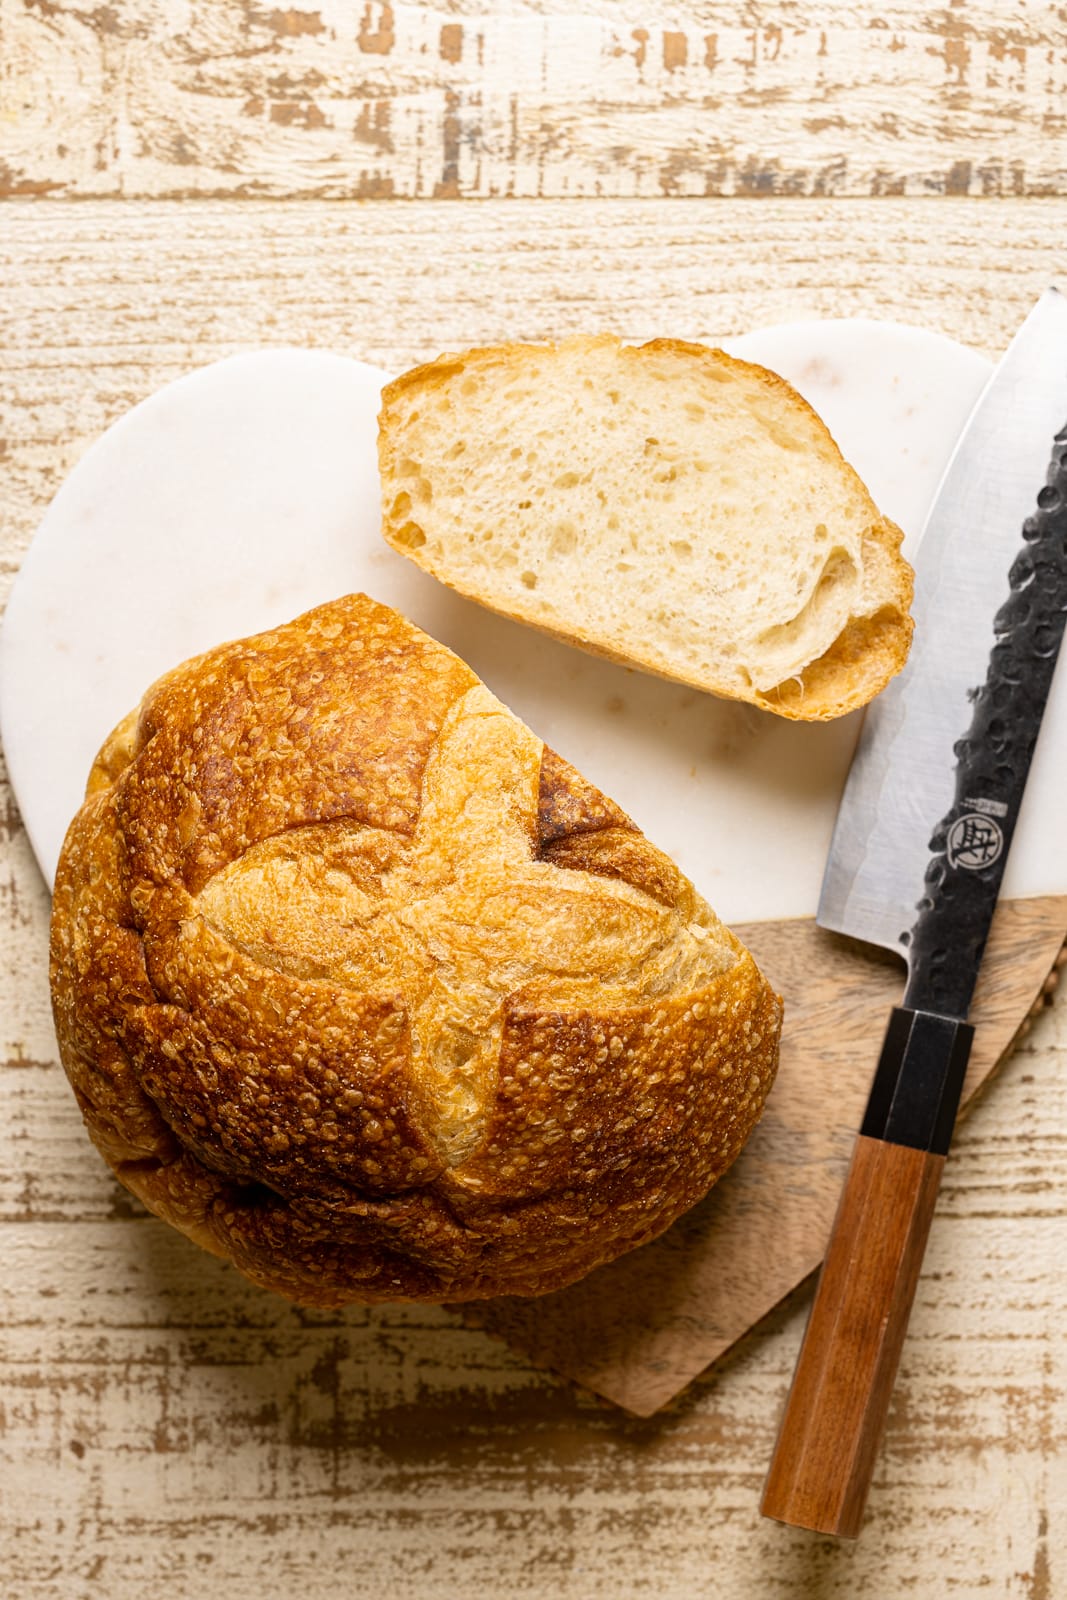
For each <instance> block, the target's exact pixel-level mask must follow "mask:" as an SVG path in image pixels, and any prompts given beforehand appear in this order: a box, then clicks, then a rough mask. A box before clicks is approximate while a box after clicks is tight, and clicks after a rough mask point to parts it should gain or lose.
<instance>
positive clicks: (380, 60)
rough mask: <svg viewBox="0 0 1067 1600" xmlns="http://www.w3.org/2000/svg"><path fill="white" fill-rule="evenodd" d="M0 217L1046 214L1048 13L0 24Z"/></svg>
mask: <svg viewBox="0 0 1067 1600" xmlns="http://www.w3.org/2000/svg"><path fill="white" fill-rule="evenodd" d="M0 35H2V36H3V50H2V53H0V195H4V194H6V195H77V196H81V197H84V196H137V197H151V196H191V195H195V196H206V195H265V196H271V197H275V198H280V197H283V196H287V195H288V196H294V195H309V196H310V195H314V196H319V197H335V196H344V197H354V196H359V197H367V198H400V197H405V198H409V197H419V198H444V199H448V198H459V197H473V196H477V197H481V198H489V197H505V196H516V195H518V196H522V195H530V196H534V195H536V196H546V197H547V196H561V195H567V196H603V195H617V196H623V197H635V196H641V195H645V196H652V197H660V196H664V197H672V196H677V195H750V196H767V195H865V196H869V195H873V196H896V195H944V194H948V195H1012V196H1018V195H1036V194H1058V195H1063V194H1067V114H1065V112H1064V96H1065V94H1067V22H1065V20H1064V14H1063V10H1062V7H1061V6H1059V5H1058V4H1056V3H1055V0H1031V3H1029V4H1026V3H1024V0H1009V3H1008V4H1005V3H1003V0H952V3H951V4H949V5H947V6H944V7H940V8H934V7H931V6H929V5H927V4H926V3H925V0H891V3H889V4H885V5H879V6H858V5H856V4H849V3H847V0H822V3H819V0H793V3H792V4H788V5H772V4H770V3H767V0H757V3H753V4H750V5H747V6H744V7H741V8H739V7H737V6H735V5H730V4H727V3H725V0H697V3H695V4H690V5H688V6H685V7H682V8H679V7H678V6H677V5H676V4H674V3H672V0H623V3H621V4H620V3H618V0H580V3H579V4H570V3H567V0H518V3H516V4H512V5H507V6H503V5H499V4H496V5H493V4H487V3H485V0H482V3H478V0H439V3H438V4H436V5H419V4H390V3H386V0H360V3H358V4H349V3H347V0H302V3H300V4H295V5H277V6H275V5H268V4H262V5H261V4H256V3H253V0H236V3H235V0H231V3H228V4H219V3H217V0H112V3H111V4H108V5H93V6H89V5H87V4H83V3H81V0H0Z"/></svg>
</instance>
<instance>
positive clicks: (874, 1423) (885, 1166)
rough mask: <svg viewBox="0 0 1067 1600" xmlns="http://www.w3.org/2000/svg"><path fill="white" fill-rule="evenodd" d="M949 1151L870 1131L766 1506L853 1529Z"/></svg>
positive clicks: (830, 1255)
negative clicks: (904, 1142)
mask: <svg viewBox="0 0 1067 1600" xmlns="http://www.w3.org/2000/svg"><path fill="white" fill-rule="evenodd" d="M944 1165H945V1157H944V1155H942V1154H940V1153H937V1152H934V1151H930V1150H916V1149H914V1148H912V1147H911V1146H909V1145H902V1144H888V1143H886V1141H885V1140H883V1139H872V1138H867V1137H864V1136H863V1135H862V1134H861V1135H860V1137H859V1138H858V1139H857V1140H856V1147H855V1150H854V1151H853V1155H852V1163H851V1165H850V1167H849V1171H848V1177H847V1178H846V1180H845V1187H844V1190H843V1192H842V1195H841V1201H840V1204H839V1206H838V1211H837V1217H836V1220H835V1222H834V1228H833V1232H832V1234H831V1235H830V1243H829V1246H828V1248H827V1252H826V1259H825V1261H824V1263H823V1269H822V1274H821V1276H820V1279H819V1286H818V1290H817V1291H816V1295H815V1304H814V1306H813V1307H812V1312H811V1319H810V1321H809V1322H808V1328H807V1332H806V1333H805V1335H804V1343H803V1345H802V1347H801V1351H800V1357H799V1359H798V1361H797V1367H796V1372H795V1374H794V1376H793V1387H792V1389H791V1390H790V1393H789V1399H788V1401H787V1403H786V1410H785V1416H784V1418H783V1420H782V1425H781V1429H780V1431H779V1434H778V1442H777V1444H776V1446H775V1451H774V1456H773V1459H772V1461H771V1469H770V1472H769V1474H768V1476H767V1482H766V1485H765V1487H764V1491H763V1500H762V1504H761V1506H760V1509H761V1511H762V1512H763V1515H764V1516H765V1517H774V1518H775V1519H776V1520H777V1521H779V1522H788V1523H791V1524H793V1525H794V1526H796V1527H800V1528H812V1529H814V1530H815V1531H816V1532H819V1533H831V1534H837V1535H839V1536H840V1537H842V1538H845V1539H854V1538H856V1536H857V1535H858V1533H859V1529H860V1523H861V1521H862V1519H863V1509H864V1506H865V1504H866V1501H867V1490H868V1488H869V1486H870V1481H871V1475H872V1473H873V1471H874V1463H875V1459H876V1457H877V1454H878V1447H879V1444H880V1443H881V1437H882V1430H883V1427H884V1425H885V1419H886V1413H887V1412H888V1410H889V1397H890V1395H891V1394H892V1390H893V1380H894V1378H895V1376H896V1370H897V1363H898V1361H899V1359H900V1350H901V1346H902V1345H903V1343H904V1334H905V1332H906V1330H907V1326H908V1316H909V1313H910V1311H911V1303H912V1300H913V1299H914V1297H915V1287H916V1284H917V1283H918V1281H919V1269H920V1267H921V1265H922V1258H923V1251H924V1249H925V1247H926V1237H927V1234H928V1233H929V1231H930V1221H931V1218H932V1216H933V1212H934V1203H935V1201H936V1199H937V1191H938V1187H939V1185H940V1182H941V1171H942V1168H943V1167H944Z"/></svg>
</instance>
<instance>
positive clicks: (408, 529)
mask: <svg viewBox="0 0 1067 1600" xmlns="http://www.w3.org/2000/svg"><path fill="white" fill-rule="evenodd" d="M394 538H395V539H396V542H397V544H402V545H405V546H406V548H407V549H408V550H418V549H419V548H420V547H421V546H422V545H424V544H425V543H426V535H425V534H424V533H423V531H422V529H421V528H420V527H419V525H418V523H417V522H405V523H404V525H403V527H402V528H398V529H397V531H396V533H395V534H394Z"/></svg>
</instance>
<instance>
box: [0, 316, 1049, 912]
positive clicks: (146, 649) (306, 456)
mask: <svg viewBox="0 0 1067 1600" xmlns="http://www.w3.org/2000/svg"><path fill="white" fill-rule="evenodd" d="M728 348H730V349H731V350H732V351H733V352H735V353H736V354H738V355H742V356H745V357H747V358H749V359H752V360H757V361H760V362H762V363H763V364H764V365H767V366H769V367H772V368H773V369H774V370H776V371H778V372H781V373H782V374H783V375H784V376H786V377H787V378H789V379H790V380H791V381H792V382H793V383H794V384H795V385H796V386H797V388H798V389H799V390H800V391H801V393H802V394H804V395H805V396H806V397H807V399H808V400H810V402H811V403H812V404H813V405H814V406H815V408H816V410H817V411H819V413H820V414H821V415H822V416H823V417H824V418H825V420H826V421H827V423H828V425H829V426H830V428H831V431H832V432H833V433H834V435H835V437H836V438H837V439H838V442H839V443H840V445H841V447H842V449H843V451H844V453H845V455H846V457H847V458H848V459H849V460H851V461H852V463H853V464H854V465H855V467H856V468H857V470H858V471H859V472H860V474H861V476H862V477H863V478H864V479H865V480H866V482H867V483H868V485H869V487H870V489H871V491H872V493H873V495H874V497H875V499H876V500H877V501H878V503H879V505H880V506H881V507H882V508H883V509H884V510H885V511H886V512H887V513H888V514H889V515H890V516H891V517H893V518H894V519H895V520H896V521H897V522H899V524H900V525H901V527H902V528H903V529H904V530H905V534H906V542H905V551H906V553H910V554H912V555H914V551H915V548H916V544H917V538H918V534H919V532H920V530H921V527H922V523H923V520H924V517H925V513H926V509H927V507H928V505H929V503H930V500H931V498H932V496H933V493H934V490H935V488H936V486H937V483H938V480H939V478H940V475H941V473H942V471H943V468H944V466H945V463H946V461H947V459H948V456H949V454H950V452H951V449H952V447H953V444H954V442H955V440H956V438H957V436H958V433H959V431H960V429H961V427H962V425H963V423H964V421H965V420H966V417H967V415H968V413H969V411H970V409H971V407H972V405H973V403H974V401H975V399H976V398H977V396H978V394H979V392H980V391H981V388H982V386H983V384H984V382H985V380H986V379H987V377H988V375H989V372H990V370H991V369H990V366H989V363H988V362H987V361H985V360H984V359H983V358H981V357H980V356H978V355H976V354H974V353H973V352H971V351H968V350H966V349H963V348H962V347H961V346H959V345H956V344H954V343H952V342H951V341H949V340H947V339H944V338H940V337H939V336H937V335H933V334H930V333H926V332H923V331H921V330H918V329H914V328H908V327H903V326H900V325H898V324H892V323H879V322H867V321H859V320H847V321H837V322H812V323H793V324H787V325H784V326H780V327H776V328H769V329H767V330H764V331H762V332H758V333H753V334H749V335H747V336H745V337H742V338H738V339H734V340H731V341H729V345H728ZM385 379H386V374H385V373H383V372H381V371H380V370H378V369H377V368H373V367H369V366H366V365H364V364H362V363H360V362H358V361H353V360H350V359H348V358H347V357H343V356H337V355H329V354H324V353H320V352H312V351H302V350H268V351H260V352H256V353H253V354H249V355H244V356H237V357H234V358H232V359H230V360H227V361H223V362H219V363H217V364H215V365H212V366H209V367H205V368H203V369H200V370H198V371H195V372H192V373H190V374H189V375H188V376H186V377H184V378H181V379H179V380H178V381H177V382H175V383H172V384H169V385H168V386H167V387H166V388H165V389H163V390H161V391H160V392H159V393H158V394H155V395H153V396H152V397H151V398H150V399H148V400H146V401H144V402H143V403H142V404H141V405H139V406H137V407H136V408H135V409H134V410H132V411H131V412H130V413H128V414H127V415H126V416H125V417H123V418H122V419H121V420H120V421H119V422H118V423H116V424H115V425H114V426H113V427H112V428H110V429H109V430H108V432H107V433H106V434H105V435H104V436H103V437H102V438H101V439H99V440H98V441H97V442H96V443H95V444H94V445H93V446H92V448H91V449H90V450H89V451H88V452H87V453H86V455H85V456H84V458H83V459H82V461H81V462H80V463H79V464H78V465H77V467H76V468H75V469H74V471H73V472H72V473H71V475H70V477H69V478H68V480H67V481H66V483H65V484H64V485H63V487H62V488H61V489H60V491H59V493H58V494H57V496H56V498H55V500H54V501H53V503H52V505H51V506H50V508H49V510H48V512H47V514H46V515H45V518H44V520H43V522H42V523H41V526H40V529H39V531H38V533H37V535H36V537H35V539H34V541H33V544H32V545H31V548H30V550H29V552H28V553H27V556H26V559H25V562H24V565H23V567H22V569H21V571H20V573H19V576H18V579H17V581H16V583H15V586H14V589H13V592H12V596H11V600H10V603H9V606H8V610H7V615H6V617H5V621H4V627H3V631H2V634H0V730H2V734H3V740H4V747H5V751H6V755H7V760H8V763H9V767H10V771H11V777H12V782H13V785H14V788H15V793H16V797H17V799H18V803H19V806H20V809H21V811H22V814H23V817H24V819H25V822H26V826H27V829H28V832H29V836H30V839H31V841H32V844H33V847H34V851H35V853H36V855H37V859H38V861H39V863H40V866H41V870H42V871H43V872H44V874H45V876H46V878H48V880H49V881H51V879H52V877H53V875H54V872H55V865H56V861H57V858H58V854H59V849H60V845H61V843H62V839H63V834H64V832H65V829H66V827H67V824H68V823H69V821H70V818H71V817H72V815H73V814H74V811H75V810H76V809H77V807H78V805H79V803H80V799H81V795H82V791H83V786H84V783H85V778H86V775H87V773H88V769H89V765H90V763H91V761H92V758H93V756H94V754H95V752H96V750H97V748H98V747H99V745H100V743H101V742H102V740H103V738H104V737H105V735H106V734H107V733H108V731H109V730H110V728H111V727H112V726H113V725H114V724H115V723H116V722H117V721H118V720H119V719H120V717H122V716H123V715H124V714H125V713H126V712H127V711H128V710H129V709H130V708H131V707H132V706H134V705H135V704H136V703H137V701H138V700H139V699H140V696H141V694H142V692H143V691H144V689H145V688H146V687H147V685H148V684H149V683H150V682H151V681H152V680H153V679H154V678H155V677H157V676H158V675H159V674H160V673H162V672H163V671H165V670H166V669H168V668H169V667H171V666H173V665H175V664H176V663H177V662H179V661H181V660H183V659H185V658H186V657H187V656H190V655H193V654H195V653H196V652H198V651H201V650H204V649H206V648H208V647H209V646H211V645H213V644H216V643H218V642H220V641H221V640H223V639H230V638H236V637H240V636H241V635H244V634H247V633H252V632H256V631H258V630H260V629H263V628H267V627H271V626H273V625H276V624H278V623H281V622H284V621H286V620H288V619H289V618H291V617H293V616H296V615H298V614H299V613H300V612H301V611H303V610H306V609H307V608H308V607H309V606H312V605H315V604H317V603H319V602H321V601H324V600H327V599H329V598H331V597H333V596H336V595H338V594H342V593H346V592H349V591H352V590H355V589H363V590H365V591H366V592H367V593H369V594H371V595H374V596H375V597H376V598H377V599H379V600H383V601H386V602H388V603H389V604H390V605H393V606H396V607H397V608H398V609H399V610H400V611H402V612H404V613H405V615H407V616H409V617H410V618H412V620H413V621H415V622H417V623H418V624H419V625H420V626H421V627H423V628H425V629H426V630H427V631H428V632H429V633H431V634H433V635H434V636H435V637H436V638H438V639H441V640H442V641H443V642H444V643H446V644H448V645H449V646H451V648H452V649H454V650H456V651H457V652H458V653H459V654H460V655H462V656H463V657H464V658H465V659H466V660H468V661H469V662H470V663H471V665H472V666H473V667H474V668H475V670H476V671H477V672H479V673H480V674H481V676H482V677H483V678H484V679H485V681H486V682H487V683H488V684H489V685H490V687H491V688H492V689H493V690H494V691H495V692H496V693H497V694H498V695H499V696H500V697H501V699H503V700H504V701H506V702H507V703H508V704H509V705H510V706H512V707H513V708H514V710H515V711H516V712H518V714H519V715H520V716H522V717H523V718H524V719H525V720H526V721H527V722H528V723H529V724H530V725H531V727H533V728H534V729H535V730H536V731H537V732H538V733H539V734H540V735H541V736H542V737H543V738H544V739H545V740H546V741H547V742H548V743H549V744H551V745H553V746H554V747H555V749H557V750H558V751H559V752H560V753H561V754H562V755H564V756H566V757H568V758H569V759H570V760H571V761H573V762H574V763H575V764H576V765H577V766H578V767H579V768H580V769H581V770H582V771H583V772H584V773H585V774H586V775H587V776H588V777H589V778H591V779H592V780H593V781H594V782H595V783H597V784H598V785H599V786H600V787H601V788H602V789H604V790H605V792H607V793H608V794H610V795H611V796H612V797H613V798H614V799H616V800H617V801H618V802H619V803H620V804H621V805H622V806H623V807H624V808H625V809H626V810H627V811H628V812H629V813H630V815H631V816H632V817H633V818H634V819H635V821H636V822H638V823H639V824H640V826H642V827H643V828H644V829H645V831H646V832H647V833H648V834H649V835H650V837H651V838H653V839H654V840H655V841H656V842H657V843H658V844H660V845H661V846H663V848H665V849H666V850H668V851H669V852H670V853H671V854H672V855H673V856H674V857H675V859H676V860H677V861H678V862H679V864H680V865H681V866H682V868H683V869H684V870H685V871H686V872H687V873H688V874H689V875H690V876H691V877H692V878H693V880H694V881H695V883H696V884H697V885H698V887H699V888H700V889H701V890H702V891H703V892H704V894H705V895H706V896H707V897H708V899H709V900H710V901H711V903H712V904H713V905H714V906H715V908H716V909H717V910H718V912H719V913H720V915H722V916H723V917H724V918H726V919H727V920H728V921H732V922H748V921H762V920H769V919H772V918H781V917H799V916H810V915H812V914H813V913H814V910H815V906H816V903H817V899H818V891H819V885H820V882H821V878H822V870H823V864H824V861H825V856H826V850H827V847H828V844H829V840H830V833H831V829H832V824H833V818H834V812H835V810H836V805H837V800H838V796H839V794H840V790H841V786H842V784H843V781H844V776H845V773H846V771H847V767H848V763H849V760H850V757H851V753H852V749H853V746H854V743H855V739H856V734H857V732H858V726H859V719H858V717H857V716H852V717H847V718H843V719H841V720H839V721H837V722H836V723H831V724H827V725H808V724H801V723H788V722H785V721H783V720H782V719H780V718H777V717H774V716H771V715H769V714H767V713H763V712H759V711H756V710H755V709H753V708H751V707H746V706H741V705H737V704H733V703H730V702H726V701H717V700H714V699H712V698H710V697H709V696H706V695H702V694H699V693H696V692H695V691H692V690H689V689H686V688H683V687H680V686H678V685H673V684H669V683H665V682H663V681H661V680H659V679H656V678H652V677H649V676H647V675H645V674H643V673H640V672H636V671H631V670H629V669H626V668H622V667H617V666H613V665H611V664H609V663H606V662H603V661H599V660H597V659H596V658H594V657H592V656H589V655H586V654H585V653H584V652H582V651H579V650H575V649H571V648H569V647H568V646H565V645H560V644H557V643H555V642H554V641H552V640H550V639H548V638H546V637H545V636H544V635H541V634H539V633H536V632H533V631H531V630H529V629H527V628H524V627H521V626H519V625H517V624H514V623H510V622H506V621H504V620H503V619H501V618H499V617H495V616H493V615H491V614H490V613H489V612H487V611H484V610H483V609H481V608H480V607H478V606H476V605H474V604H472V603H471V602H469V601H467V600H464V599H461V598H460V597H459V596H458V595H455V594H453V593H451V592H450V591H449V590H447V589H445V588H443V587H442V586H441V585H439V584H438V583H436V582H435V581H434V580H432V579H430V578H428V577H426V576H425V575H424V574H423V573H421V572H419V571H418V570H416V569H415V568H414V567H412V566H411V565H410V564H409V563H408V562H406V561H405V560H404V559H403V558H402V557H400V556H398V555H396V554H395V553H394V552H393V551H391V550H390V549H388V548H387V547H386V546H385V544H384V543H383V542H382V540H381V537H380V534H379V505H378V476H377V466H376V455H375V437H376V416H377V410H378V397H379V392H380V389H381V385H382V383H383V382H384V381H385ZM1035 488H1036V486H1035ZM1009 560H1010V555H1009V556H1008V557H1006V560H1005V573H1006V572H1007V567H1008V564H1009ZM1064 677H1065V674H1064V673H1063V672H1061V673H1060V674H1059V676H1058V681H1057V686H1056V688H1055V689H1054V693H1053V702H1052V704H1051V705H1050V708H1049V712H1048V714H1047V716H1046V727H1045V729H1044V730H1043V732H1042V737H1041V741H1040V744H1039V750H1038V755H1037V757H1036V758H1035V768H1034V773H1033V777H1032V780H1031V785H1030V790H1029V792H1028V795H1027V801H1026V808H1025V809H1024V813H1023V816H1022V818H1021V820H1020V824H1019V829H1018V832H1017V835H1016V843H1015V848H1014V850H1013V855H1012V859H1011V861H1010V863H1009V866H1008V870H1007V881H1006V885H1005V893H1006V894H1007V895H1009V896H1019V897H1025V896H1029V895H1036V894H1046V893H1064V892H1067V859H1064V856H1065V853H1064V852H1062V851H1059V852H1055V853H1052V852H1049V851H1048V850H1047V849H1043V848H1041V845H1042V842H1043V841H1047V840H1048V839H1050V838H1053V837H1055V836H1056V833H1057V829H1058V825H1059V818H1058V811H1059V804H1058V797H1059V796H1060V795H1062V792H1063V778H1064V775H1065V769H1067V685H1065V683H1064Z"/></svg>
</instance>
